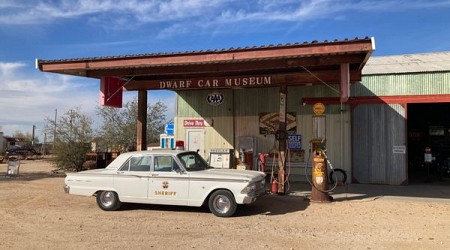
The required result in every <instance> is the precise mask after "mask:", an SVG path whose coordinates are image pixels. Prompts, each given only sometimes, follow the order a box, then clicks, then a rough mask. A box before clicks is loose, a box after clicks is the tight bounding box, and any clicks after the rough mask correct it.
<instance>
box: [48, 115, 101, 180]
mask: <svg viewBox="0 0 450 250" xmlns="http://www.w3.org/2000/svg"><path fill="white" fill-rule="evenodd" d="M46 123H47V124H46V128H47V131H49V133H50V135H51V136H53V133H56V134H55V141H54V143H55V150H54V152H53V154H54V158H53V161H54V163H55V164H56V166H57V167H59V168H62V169H76V170H77V171H80V170H81V169H82V165H83V162H84V160H85V157H86V153H87V152H88V151H90V148H91V146H90V143H91V141H92V138H93V130H92V127H91V124H92V120H91V119H90V118H89V117H88V116H87V115H85V114H82V113H81V111H80V110H79V108H73V109H70V110H69V111H67V112H66V113H64V114H62V115H61V116H60V117H59V119H58V120H57V121H56V124H55V120H53V119H50V118H46ZM55 125H56V126H55ZM53 128H56V129H55V130H53Z"/></svg>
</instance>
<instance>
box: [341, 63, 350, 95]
mask: <svg viewBox="0 0 450 250" xmlns="http://www.w3.org/2000/svg"><path fill="white" fill-rule="evenodd" d="M339 94H340V101H341V102H342V103H344V102H347V101H348V98H349V97H350V66H349V64H348V63H342V64H341V86H340V93H339Z"/></svg>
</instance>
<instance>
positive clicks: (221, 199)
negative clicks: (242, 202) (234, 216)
mask: <svg viewBox="0 0 450 250" xmlns="http://www.w3.org/2000/svg"><path fill="white" fill-rule="evenodd" d="M230 207H231V202H230V199H228V197H226V196H224V195H218V196H217V197H216V198H215V199H214V210H216V211H217V212H219V213H222V214H224V213H226V212H228V210H230Z"/></svg>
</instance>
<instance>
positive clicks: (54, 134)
mask: <svg viewBox="0 0 450 250" xmlns="http://www.w3.org/2000/svg"><path fill="white" fill-rule="evenodd" d="M57 114H58V109H55V126H54V127H53V151H54V150H55V142H56V115H57Z"/></svg>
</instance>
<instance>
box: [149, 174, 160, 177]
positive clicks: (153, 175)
mask: <svg viewBox="0 0 450 250" xmlns="http://www.w3.org/2000/svg"><path fill="white" fill-rule="evenodd" d="M158 175H159V174H150V176H152V177H155V176H158Z"/></svg>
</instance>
